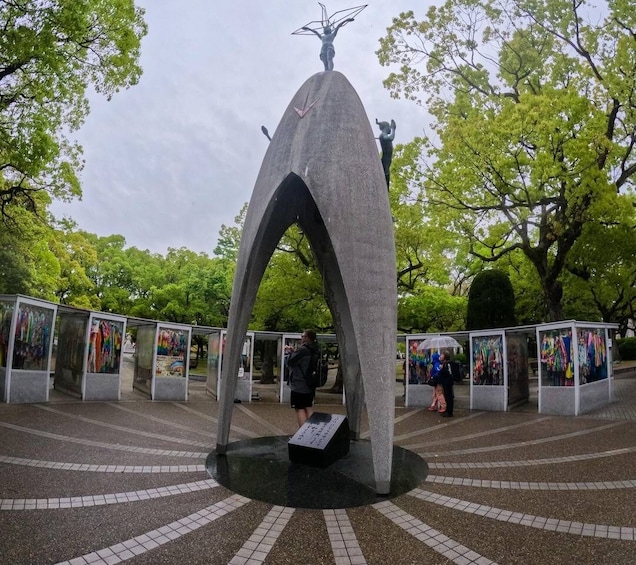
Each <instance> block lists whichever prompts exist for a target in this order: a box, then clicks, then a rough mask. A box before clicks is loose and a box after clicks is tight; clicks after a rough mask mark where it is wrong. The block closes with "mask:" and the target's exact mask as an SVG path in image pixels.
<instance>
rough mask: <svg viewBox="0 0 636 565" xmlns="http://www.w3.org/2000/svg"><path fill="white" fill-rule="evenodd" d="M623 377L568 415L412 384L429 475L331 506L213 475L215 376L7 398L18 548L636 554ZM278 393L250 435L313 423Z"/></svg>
mask: <svg viewBox="0 0 636 565" xmlns="http://www.w3.org/2000/svg"><path fill="white" fill-rule="evenodd" d="M613 385H614V396H615V398H614V402H613V403H612V404H611V405H609V406H607V407H606V408H603V409H601V410H598V411H596V412H593V413H591V414H586V415H584V416H579V417H555V416H544V415H540V414H537V409H536V399H535V401H534V402H533V401H532V398H531V402H530V403H529V404H527V405H525V406H523V407H522V408H520V409H516V410H513V411H511V412H508V413H494V412H477V411H470V410H469V409H468V406H469V403H468V389H469V387H468V385H466V384H463V385H459V386H456V387H455V388H456V394H457V402H456V410H455V417H454V418H452V419H450V418H449V419H444V418H441V417H439V415H437V414H435V413H431V412H429V411H427V410H426V409H425V408H423V409H422V408H405V407H403V406H402V404H403V403H402V402H401V390H400V387H399V385H398V386H397V387H396V404H397V407H396V410H395V444H396V445H398V446H400V447H402V448H405V449H408V450H410V451H413V452H415V453H417V454H418V455H420V456H421V457H422V458H424V460H425V461H426V463H427V464H428V476H427V477H426V479H425V480H424V481H422V482H421V483H420V484H419V485H418V486H417V487H416V488H414V489H413V490H410V491H409V492H407V493H406V494H402V495H400V496H397V497H395V498H387V499H378V501H377V502H376V503H374V504H369V505H365V506H358V507H353V508H339V509H325V510H314V509H311V510H310V509H305V508H291V507H282V506H275V505H272V504H267V503H264V502H261V501H258V500H250V499H248V498H246V497H244V496H242V495H241V494H240V493H237V492H234V491H233V490H232V489H231V488H226V487H224V486H221V485H219V484H217V483H216V482H215V480H214V479H212V478H211V477H210V476H208V474H207V473H206V468H205V460H206V457H207V456H208V454H209V453H210V452H211V451H212V450H213V449H214V446H215V433H216V425H217V413H218V404H217V403H216V402H215V401H214V400H213V399H211V398H210V397H208V396H207V395H206V393H205V387H204V383H202V382H197V381H191V382H190V397H189V400H188V401H187V402H152V401H150V400H147V399H146V398H144V397H143V396H142V395H141V394H139V393H137V392H136V391H132V389H128V388H127V387H125V389H124V390H123V394H122V400H121V401H119V402H81V401H79V400H75V399H73V398H70V397H68V396H63V395H61V394H59V393H57V392H55V391H53V392H52V393H51V399H50V402H48V403H46V404H28V405H15V404H11V405H9V404H2V405H0V445H1V448H0V473H1V475H0V476H1V477H2V480H0V489H1V490H0V563H2V564H11V565H14V564H15V565H18V564H27V563H28V564H40V563H60V562H61V563H70V564H85V563H99V564H103V563H120V562H124V561H125V562H127V563H130V564H131V565H132V564H134V565H138V564H142V563H143V564H153V565H154V564H172V563H177V564H180V565H186V564H197V563H206V564H217V563H218V564H237V565H238V564H245V563H250V564H256V563H266V564H268V563H269V564H287V563H289V564H294V565H295V564H299V563H307V564H313V563H325V564H331V563H337V564H340V563H342V564H355V563H374V564H389V563H391V564H402V563H404V564H407V563H413V564H420V563H432V564H435V563H438V564H443V563H458V564H468V563H475V564H488V563H501V564H511V563H524V564H543V563H546V564H555V563H568V564H575V563H576V564H577V565H581V564H588V563H589V564H594V565H599V564H612V565H616V564H626V565H627V564H633V563H634V562H636V375H634V373H631V374H629V373H628V374H626V375H624V376H620V377H619V378H616V379H615V380H614V383H613ZM260 397H261V400H259V401H255V402H252V403H243V404H236V405H235V408H234V415H233V419H232V424H233V426H232V434H231V440H232V441H237V440H244V439H249V438H257V437H263V436H284V435H291V434H292V433H293V432H294V431H295V425H294V422H295V418H294V414H293V411H292V410H291V409H290V408H289V407H287V406H284V405H280V404H277V403H276V402H275V401H273V400H271V399H270V397H269V396H268V392H267V391H266V390H263V391H262V394H261V395H260ZM318 409H319V410H321V411H323V412H330V413H344V407H343V406H342V403H341V398H340V397H339V396H337V395H328V394H323V393H321V394H319V397H318ZM364 429H365V430H366V428H364ZM363 439H364V433H363ZM307 488H308V489H310V488H311V485H307Z"/></svg>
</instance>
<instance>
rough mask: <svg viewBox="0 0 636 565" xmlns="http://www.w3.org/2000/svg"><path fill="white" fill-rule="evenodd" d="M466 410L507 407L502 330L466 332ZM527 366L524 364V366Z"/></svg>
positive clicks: (506, 361) (504, 348)
mask: <svg viewBox="0 0 636 565" xmlns="http://www.w3.org/2000/svg"><path fill="white" fill-rule="evenodd" d="M469 340H470V409H471V410H491V411H494V412H506V411H507V410H508V353H507V347H506V332H505V331H504V330H483V331H478V332H470V334H469ZM526 366H527V365H526Z"/></svg>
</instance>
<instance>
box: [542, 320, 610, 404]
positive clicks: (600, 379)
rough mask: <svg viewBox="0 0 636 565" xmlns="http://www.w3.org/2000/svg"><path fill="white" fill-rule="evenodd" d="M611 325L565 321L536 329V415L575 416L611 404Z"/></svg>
mask: <svg viewBox="0 0 636 565" xmlns="http://www.w3.org/2000/svg"><path fill="white" fill-rule="evenodd" d="M614 326H615V325H614ZM614 326H613V325H612V324H602V323H592V322H577V321H566V322H556V323H554V324H544V325H542V326H539V327H538V328H537V349H538V351H537V357H538V359H539V403H538V404H539V413H541V414H558V415H563V416H569V415H571V416H577V415H579V414H582V413H585V412H589V411H591V410H593V409H595V408H600V407H602V406H605V405H606V404H608V403H609V402H610V400H611V394H612V388H611V387H612V383H611V380H612V379H611V378H610V377H611V348H609V347H608V344H609V343H610V341H609V330H610V329H611V328H612V327H614Z"/></svg>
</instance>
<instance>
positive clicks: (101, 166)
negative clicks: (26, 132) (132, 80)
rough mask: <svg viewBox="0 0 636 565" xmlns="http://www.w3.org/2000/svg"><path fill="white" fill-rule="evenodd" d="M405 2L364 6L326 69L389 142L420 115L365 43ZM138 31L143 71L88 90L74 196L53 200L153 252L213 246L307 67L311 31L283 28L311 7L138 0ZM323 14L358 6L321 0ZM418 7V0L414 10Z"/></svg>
mask: <svg viewBox="0 0 636 565" xmlns="http://www.w3.org/2000/svg"><path fill="white" fill-rule="evenodd" d="M413 4H414V2H413V0H409V1H408V2H407V1H405V0H395V1H391V0H384V1H378V2H374V3H372V4H370V5H369V6H368V7H367V8H366V9H365V10H364V11H363V12H362V13H361V14H360V15H359V16H358V17H357V19H356V21H355V22H353V23H351V24H349V25H347V26H346V27H345V28H342V29H341V30H340V32H339V34H338V37H337V38H336V41H335V49H336V57H335V69H336V70H338V71H340V72H342V73H343V74H344V75H345V76H347V78H348V79H349V81H350V82H351V84H352V85H353V87H354V88H355V89H356V91H357V92H358V94H359V96H360V98H361V100H362V103H363V105H364V106H365V109H366V111H367V114H368V116H369V119H370V121H371V123H372V124H373V127H374V130H375V129H376V126H375V118H379V119H381V120H390V119H392V118H393V119H395V120H396V122H397V125H398V130H397V135H396V143H400V142H406V141H409V140H410V139H412V138H413V137H414V136H415V135H418V134H420V133H421V132H422V130H423V128H424V126H425V121H426V119H427V116H426V113H425V112H424V111H423V110H422V109H421V108H419V107H417V106H416V105H415V104H413V103H409V102H405V101H396V100H393V99H391V98H390V97H389V94H388V92H387V91H386V90H385V89H384V87H383V86H382V79H383V78H385V77H386V75H387V74H388V70H387V69H386V68H382V67H380V65H379V63H378V61H377V56H376V55H375V51H376V50H377V49H378V47H379V44H378V39H379V38H380V37H381V36H383V35H384V33H385V31H386V27H387V26H389V25H390V24H391V19H392V18H393V17H395V16H397V15H398V14H399V13H400V12H401V11H405V10H408V9H411V8H412V6H413ZM138 5H141V6H143V7H144V8H145V9H146V21H147V23H148V27H149V32H148V35H147V36H146V38H145V39H144V41H143V44H142V56H141V65H142V67H143V69H144V74H143V75H142V77H141V80H140V83H139V84H138V85H136V86H135V87H133V88H131V89H129V90H127V91H123V92H120V93H118V94H116V95H115V96H114V97H113V99H112V100H111V101H110V102H107V101H106V100H105V99H104V98H101V97H98V96H96V95H93V96H91V98H90V101H91V113H90V115H89V116H88V119H87V120H86V123H85V125H84V126H83V127H82V128H81V130H80V131H79V132H77V135H76V137H77V139H78V141H79V142H80V144H81V145H82V146H83V148H84V158H85V161H86V165H85V168H84V171H83V173H82V177H81V181H82V187H83V192H84V196H83V199H82V201H80V202H74V203H72V204H61V203H55V204H54V206H53V208H52V210H53V213H54V214H55V215H57V216H61V215H69V216H71V217H72V218H73V219H74V220H75V221H77V223H78V224H79V226H80V228H81V229H85V230H87V231H89V232H92V233H97V234H98V235H102V236H106V235H110V234H121V235H123V236H124V237H125V238H126V241H127V244H128V245H129V246H136V247H139V248H141V249H149V250H150V251H153V252H158V253H165V252H166V250H167V248H169V247H182V246H185V247H188V248H189V249H192V250H194V251H197V252H198V251H204V252H206V253H208V254H212V250H213V249H214V247H215V245H216V241H217V238H218V232H219V229H220V227H221V224H226V225H232V224H233V223H234V217H235V216H236V215H237V214H238V212H239V210H240V208H241V206H242V205H243V203H244V202H247V201H248V200H249V198H250V195H251V192H252V188H253V186H254V183H255V181H256V176H257V174H258V170H259V168H260V165H261V161H262V158H263V156H264V154H265V150H266V149H267V143H268V142H267V139H266V138H265V137H264V136H263V134H262V133H261V131H260V127H261V125H265V126H266V127H267V128H268V129H269V131H270V134H273V132H274V130H275V129H276V126H277V125H278V122H279V121H280V118H281V116H282V113H283V111H284V110H285V108H286V107H287V105H288V103H289V101H290V100H291V98H292V96H293V95H294V93H295V92H296V91H297V90H298V88H300V86H301V85H302V84H303V82H305V80H307V78H309V77H310V76H311V75H313V74H314V73H316V72H319V71H322V63H321V62H320V60H319V58H318V54H319V51H320V42H319V40H318V38H316V37H313V36H293V35H291V32H292V31H294V30H295V29H298V28H299V27H301V26H302V25H304V24H306V23H307V22H309V21H311V20H316V19H319V18H320V7H319V6H318V4H317V3H316V2H313V1H305V0H302V1H300V0H267V1H263V2H253V1H252V0H234V1H233V2H214V3H212V2H209V1H205V0H184V1H183V2H174V1H172V0H143V1H141V2H138ZM326 5H327V8H328V10H329V13H330V14H332V13H333V12H335V11H337V10H342V9H345V8H349V7H352V6H354V5H356V4H355V3H350V2H343V1H338V2H329V3H327V4H326ZM427 6H428V2H425V3H424V4H423V5H422V6H421V7H416V10H417V11H416V16H420V17H421V16H422V15H423V12H424V10H425V9H426V7H427Z"/></svg>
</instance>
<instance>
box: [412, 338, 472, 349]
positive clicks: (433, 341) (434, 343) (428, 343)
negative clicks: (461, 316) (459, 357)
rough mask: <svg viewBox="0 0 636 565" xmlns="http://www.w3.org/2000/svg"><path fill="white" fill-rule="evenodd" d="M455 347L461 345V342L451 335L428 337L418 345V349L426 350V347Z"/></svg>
mask: <svg viewBox="0 0 636 565" xmlns="http://www.w3.org/2000/svg"><path fill="white" fill-rule="evenodd" d="M454 347H461V345H460V343H459V342H458V341H457V340H456V339H455V338H453V337H451V336H449V335H435V336H433V337H429V338H426V339H425V340H424V341H423V342H422V343H420V344H419V345H418V346H417V350H418V351H424V350H426V349H451V348H454Z"/></svg>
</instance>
